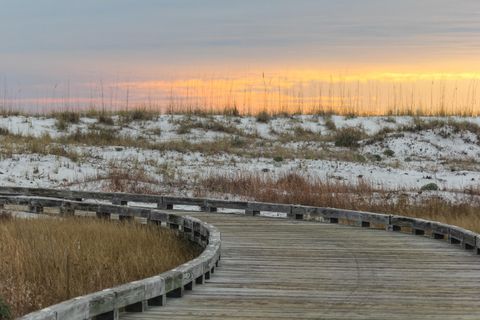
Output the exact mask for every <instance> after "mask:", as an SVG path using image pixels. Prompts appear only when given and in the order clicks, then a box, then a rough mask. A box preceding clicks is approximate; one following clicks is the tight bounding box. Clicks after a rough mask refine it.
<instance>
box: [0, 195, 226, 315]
mask: <svg viewBox="0 0 480 320" xmlns="http://www.w3.org/2000/svg"><path fill="white" fill-rule="evenodd" d="M0 201H1V204H2V205H5V204H14V205H28V206H29V207H30V208H33V209H32V210H33V211H35V212H40V211H43V208H45V207H53V208H61V209H64V210H63V211H64V212H65V209H66V208H67V209H68V210H67V211H66V212H68V213H69V214H73V212H74V210H84V211H94V212H96V213H97V217H99V218H107V217H108V216H109V215H110V214H117V215H118V217H119V220H125V219H134V218H135V217H141V218H146V220H147V223H152V224H156V225H159V226H162V225H163V226H166V227H169V228H171V229H175V230H179V231H180V232H182V233H183V234H184V235H185V236H186V237H187V238H188V239H189V240H191V241H193V242H195V243H197V244H199V245H200V246H202V247H203V248H204V251H203V252H202V253H201V255H200V256H198V257H197V258H195V259H193V260H190V261H188V262H187V263H185V264H182V265H180V266H178V267H176V268H175V269H172V270H170V271H167V272H164V273H162V274H160V275H157V276H153V277H150V278H146V279H143V280H139V281H133V282H130V283H127V284H123V285H119V286H117V287H113V288H109V289H105V290H103V291H99V292H95V293H92V294H88V295H85V296H80V297H76V298H73V299H71V300H68V301H64V302H61V303H59V304H56V305H53V306H50V307H47V308H45V309H42V310H40V311H36V312H33V313H30V314H27V315H25V316H23V317H22V318H20V319H21V320H60V319H102V320H103V319H118V318H119V314H120V311H121V310H124V311H127V312H143V311H145V310H146V309H147V308H148V307H149V306H163V305H165V303H166V298H167V297H173V298H179V297H182V295H183V292H184V290H192V289H193V287H194V286H195V285H197V284H203V283H204V281H205V280H206V279H207V280H208V279H210V276H211V274H213V273H214V272H215V268H216V267H217V266H218V262H219V260H220V249H221V238H220V232H219V231H218V230H217V229H216V228H215V227H214V226H212V225H210V224H207V223H205V222H202V221H201V220H199V219H196V218H194V217H191V216H178V215H175V214H170V213H164V212H160V211H158V210H154V209H146V208H134V207H122V206H118V205H108V204H102V205H96V204H91V203H85V202H78V201H69V200H62V199H50V198H39V197H28V196H2V197H1V198H0ZM40 208H42V209H40Z"/></svg>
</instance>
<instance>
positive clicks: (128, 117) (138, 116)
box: [117, 107, 160, 124]
mask: <svg viewBox="0 0 480 320" xmlns="http://www.w3.org/2000/svg"><path fill="white" fill-rule="evenodd" d="M117 113H118V116H119V117H120V122H121V123H123V124H127V123H130V122H132V121H149V120H154V119H155V118H157V117H158V116H159V114H160V113H159V112H158V111H154V110H147V108H145V107H143V108H135V109H129V110H123V111H118V112H117Z"/></svg>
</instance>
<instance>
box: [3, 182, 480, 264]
mask: <svg viewBox="0 0 480 320" xmlns="http://www.w3.org/2000/svg"><path fill="white" fill-rule="evenodd" d="M2 195H3V196H6V195H17V196H37V197H48V198H59V199H71V200H77V203H79V202H78V201H80V203H83V204H84V205H87V204H86V203H85V201H88V200H103V201H108V202H110V203H112V204H116V205H126V204H128V203H129V202H131V203H135V202H136V203H142V204H147V203H151V204H155V205H156V206H157V208H158V209H173V207H174V206H175V205H188V206H198V207H200V210H202V211H207V212H215V211H217V210H218V209H237V210H243V211H244V213H245V214H246V215H252V216H255V215H259V214H260V212H277V213H284V214H285V215H286V217H287V218H289V219H296V220H309V221H320V222H330V223H342V222H347V223H349V224H353V225H356V226H359V227H364V228H365V227H370V228H383V229H385V230H387V231H401V232H411V233H412V234H415V235H424V236H431V237H432V238H435V239H445V240H448V241H449V242H451V243H452V244H458V245H461V246H463V247H464V248H465V249H467V250H476V251H477V253H478V254H480V235H478V234H476V233H474V232H471V231H469V230H466V229H463V228H460V227H457V226H452V225H447V224H444V223H440V222H435V221H429V220H423V219H418V218H410V217H404V216H397V215H388V214H378V213H370V212H362V211H352V210H342V209H333V208H324V207H312V206H302V205H289V204H275V203H264V202H252V201H228V200H216V199H207V198H186V197H171V196H160V195H141V194H129V193H104V192H84V191H70V190H55V189H35V188H17V187H0V205H1V202H2V201H3V200H2ZM30 202H31V203H30V207H31V210H32V211H33V212H39V211H41V205H39V204H38V203H35V201H34V200H33V199H32V200H31V201H30ZM95 205H97V206H99V207H98V208H99V210H98V211H99V212H100V211H102V210H103V211H105V210H107V211H108V208H107V207H104V208H103V209H102V207H101V206H102V205H101V204H88V205H87V206H95ZM91 208H94V207H91ZM65 210H68V208H65ZM113 210H114V211H115V210H118V208H115V209H113ZM136 210H141V209H136ZM145 210H146V209H145ZM107 213H109V212H107ZM110 213H113V212H110Z"/></svg>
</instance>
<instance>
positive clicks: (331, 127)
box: [325, 117, 337, 131]
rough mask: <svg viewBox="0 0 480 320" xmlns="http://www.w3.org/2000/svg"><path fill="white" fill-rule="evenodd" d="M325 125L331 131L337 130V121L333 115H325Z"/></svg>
mask: <svg viewBox="0 0 480 320" xmlns="http://www.w3.org/2000/svg"><path fill="white" fill-rule="evenodd" d="M325 127H327V129H328V130H330V131H335V130H337V126H336V125H335V122H333V120H332V117H325Z"/></svg>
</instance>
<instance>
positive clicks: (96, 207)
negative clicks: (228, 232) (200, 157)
mask: <svg viewBox="0 0 480 320" xmlns="http://www.w3.org/2000/svg"><path fill="white" fill-rule="evenodd" d="M91 200H101V201H102V202H99V201H96V202H95V201H94V202H92V201H91ZM106 201H108V202H110V203H111V204H108V203H104V202H106ZM133 203H141V204H148V203H151V204H155V205H156V206H157V209H149V208H145V207H133V206H127V204H133ZM2 204H18V205H25V206H28V207H29V209H30V211H31V212H36V213H39V212H42V211H43V208H45V207H60V208H61V212H62V213H63V214H73V213H74V211H75V210H86V211H94V212H96V213H97V216H98V217H108V216H109V215H111V214H118V215H119V218H120V219H132V218H134V217H143V218H146V219H147V220H148V221H149V222H150V223H157V224H164V225H166V226H168V227H170V228H173V229H179V230H180V231H182V232H183V233H185V234H186V235H187V236H188V237H189V238H190V239H192V240H193V241H196V242H197V243H199V244H201V245H203V246H204V247H205V248H206V249H205V251H204V253H203V254H202V255H201V256H200V257H199V258H197V259H194V260H192V261H190V262H189V263H187V264H185V265H182V266H180V267H179V268H176V269H174V270H172V271H170V272H167V273H164V274H161V275H160V276H158V277H154V278H151V279H145V280H142V281H139V282H134V283H131V284H127V285H125V286H120V287H118V288H113V289H108V290H106V291H102V292H99V293H95V294H92V295H88V296H85V297H79V298H76V299H73V300H70V301H67V302H64V303H62V304H59V305H56V306H53V307H50V308H47V309H45V310H42V311H39V312H37V313H34V314H32V315H27V316H26V317H24V319H29V320H33V319H45V320H46V319H115V318H116V317H117V314H118V312H119V310H121V309H122V308H125V310H127V311H142V310H143V309H144V308H145V307H146V306H148V305H151V303H157V304H159V305H162V304H163V303H164V300H163V299H164V297H165V295H167V296H168V295H169V294H170V295H181V294H182V291H183V290H184V289H190V288H191V287H192V286H193V284H194V282H197V280H198V282H199V283H201V282H202V281H203V280H202V279H203V278H202V275H203V277H209V276H210V273H211V272H213V271H214V268H215V265H216V264H217V263H218V260H219V259H220V234H219V232H218V231H217V230H216V229H215V228H214V227H213V226H211V225H208V224H205V223H203V222H201V221H200V220H198V219H195V218H193V217H190V216H187V217H185V216H183V217H182V216H178V215H175V214H171V213H168V212H164V211H162V210H159V209H173V208H174V206H175V205H188V206H198V207H200V209H201V210H202V211H208V212H215V211H217V210H218V209H237V210H242V211H243V212H244V214H247V215H253V216H254V215H259V214H260V213H261V212H279V213H284V214H285V216H286V218H287V219H293V220H305V221H318V222H327V223H343V224H349V225H353V226H358V227H362V228H375V229H383V230H386V231H390V232H407V233H411V234H413V235H416V236H427V237H431V238H433V239H438V240H445V241H448V242H450V243H451V244H453V245H457V246H459V247H461V248H463V249H465V250H472V251H475V253H477V254H480V235H478V234H476V233H474V232H472V231H469V230H466V229H463V228H460V227H457V226H453V225H448V224H444V223H440V222H435V221H429V220H423V219H418V218H410V217H404V216H397V215H388V214H378V213H370V212H362V211H352V210H342V209H333V208H324V207H312V206H302V205H287V204H274V203H263V202H250V201H225V200H215V199H205V198H184V197H170V196H156V195H138V194H126V193H96V192H83V191H66V190H52V189H31V188H11V187H0V206H1V205H2ZM194 280H195V281H194ZM153 288H155V289H153ZM152 290H154V291H152ZM152 292H153V293H152ZM82 317H83V318H82Z"/></svg>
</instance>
